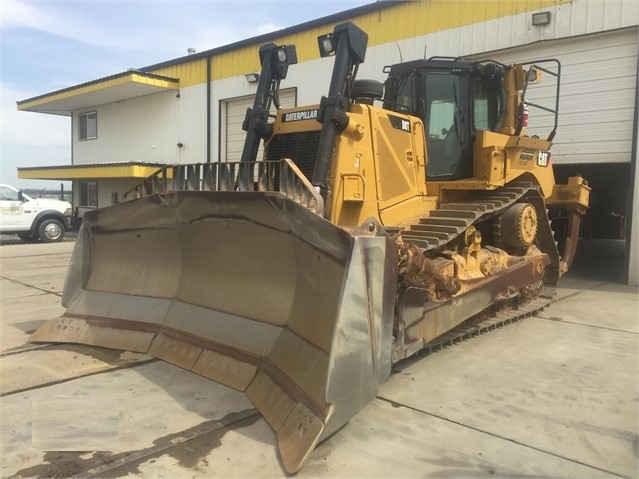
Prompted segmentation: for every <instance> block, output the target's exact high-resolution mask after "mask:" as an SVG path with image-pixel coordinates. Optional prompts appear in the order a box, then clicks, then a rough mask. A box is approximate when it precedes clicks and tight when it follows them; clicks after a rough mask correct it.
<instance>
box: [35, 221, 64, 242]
mask: <svg viewBox="0 0 639 479" xmlns="http://www.w3.org/2000/svg"><path fill="white" fill-rule="evenodd" d="M38 236H39V237H40V239H41V240H42V241H43V242H44V243H57V242H58V241H62V238H64V225H63V224H62V222H60V221H59V220H56V219H54V218H49V219H46V220H44V221H43V222H42V223H40V226H38Z"/></svg>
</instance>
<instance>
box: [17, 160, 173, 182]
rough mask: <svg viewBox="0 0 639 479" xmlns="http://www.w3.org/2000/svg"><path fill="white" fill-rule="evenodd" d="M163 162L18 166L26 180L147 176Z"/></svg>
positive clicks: (159, 167)
mask: <svg viewBox="0 0 639 479" xmlns="http://www.w3.org/2000/svg"><path fill="white" fill-rule="evenodd" d="M163 166H164V165H161V164H149V165H144V164H104V165H69V166H54V167H52V166H42V167H34V168H18V178H20V179H24V180H63V181H65V180H83V179H105V178H147V177H149V176H151V175H152V174H154V173H155V172H157V171H158V170H159V169H161V168H162V167H163Z"/></svg>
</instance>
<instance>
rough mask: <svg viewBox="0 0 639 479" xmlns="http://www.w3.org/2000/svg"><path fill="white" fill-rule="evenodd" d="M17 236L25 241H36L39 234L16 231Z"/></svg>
mask: <svg viewBox="0 0 639 479" xmlns="http://www.w3.org/2000/svg"><path fill="white" fill-rule="evenodd" d="M18 238H20V239H21V240H22V241H24V242H25V243H37V241H38V239H39V236H38V235H37V234H33V233H31V232H29V233H18Z"/></svg>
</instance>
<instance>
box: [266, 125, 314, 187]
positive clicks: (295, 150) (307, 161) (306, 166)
mask: <svg viewBox="0 0 639 479" xmlns="http://www.w3.org/2000/svg"><path fill="white" fill-rule="evenodd" d="M319 137H320V132H319V131H305V132H300V133H287V134H282V135H275V136H274V137H273V138H271V140H270V141H269V143H268V145H267V146H266V159H267V160H271V161H277V160H281V159H282V158H290V159H291V160H293V163H295V165H296V166H297V167H298V168H299V169H300V170H301V172H302V173H303V174H304V176H306V178H307V179H309V180H312V179H313V170H314V169H315V157H316V155H317V147H318V145H319Z"/></svg>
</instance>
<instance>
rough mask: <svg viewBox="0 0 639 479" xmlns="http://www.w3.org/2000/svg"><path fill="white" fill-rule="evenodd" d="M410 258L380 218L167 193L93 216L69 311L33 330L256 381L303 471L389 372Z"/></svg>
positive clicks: (78, 250) (251, 388)
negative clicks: (404, 264) (398, 279)
mask: <svg viewBox="0 0 639 479" xmlns="http://www.w3.org/2000/svg"><path fill="white" fill-rule="evenodd" d="M396 268H397V259H396V247H395V245H394V243H393V242H392V241H391V240H389V239H388V236H387V235H386V234H385V233H384V231H383V229H382V228H381V227H380V226H379V224H377V223H375V222H374V221H371V222H369V223H368V225H367V227H365V228H351V229H350V230H348V231H347V230H345V229H342V228H338V227H335V226H334V225H332V224H331V223H329V222H328V221H326V220H324V219H323V218H321V217H320V216H318V215H317V214H315V213H313V212H311V211H309V210H308V209H307V208H305V207H302V206H300V205H299V204H297V203H296V202H294V201H292V200H290V199H288V198H286V197H284V196H282V195H280V194H277V193H260V192H203V191H176V192H172V193H168V194H156V195H152V196H147V197H145V198H141V199H137V200H133V201H129V202H125V203H122V204H119V205H115V206H112V207H107V208H104V209H99V210H96V211H93V212H91V213H87V214H86V215H85V216H84V220H83V225H82V230H81V232H80V234H79V237H78V240H77V243H76V246H75V251H74V253H73V259H72V263H71V265H70V268H69V272H68V276H67V280H66V286H65V289H64V297H63V305H64V306H65V307H66V308H67V311H66V313H65V314H64V315H63V316H61V317H59V318H57V319H55V320H52V321H51V322H49V323H47V324H45V325H44V326H43V327H42V328H41V329H39V330H38V331H37V332H36V333H35V334H34V335H33V337H32V341H47V342H66V343H69V342H71V343H73V342H76V343H82V344H88V345H96V346H103V347H108V348H116V349H124V350H130V351H136V352H144V353H148V354H150V355H153V356H155V357H158V358H161V359H163V360H166V361H168V362H170V363H173V364H176V365H178V366H180V367H182V368H185V369H188V370H190V371H193V372H195V373H197V374H200V375H202V376H206V377H208V378H210V379H213V380H215V381H218V382H220V383H222V384H225V385H227V386H230V387H232V388H234V389H237V390H240V391H244V392H245V393H246V394H247V396H248V397H249V398H250V400H251V401H252V402H253V403H254V404H255V406H256V407H257V408H258V409H259V410H260V412H261V413H262V414H263V415H264V417H265V418H266V420H267V421H268V423H269V424H270V425H271V426H272V428H273V429H274V430H275V431H276V432H277V437H278V444H279V450H280V454H281V459H282V462H283V465H284V467H285V469H286V470H287V471H288V472H290V473H292V472H295V471H297V470H298V469H299V468H300V466H301V465H302V464H303V462H304V461H305V459H306V457H307V456H308V454H309V453H310V452H311V451H312V449H313V447H314V446H315V444H316V443H317V441H318V440H320V439H322V438H323V437H326V436H327V435H328V434H330V433H331V432H333V431H334V430H335V429H337V428H338V427H340V426H341V425H343V424H344V423H345V422H346V421H347V420H348V419H349V418H350V417H352V416H353V415H354V414H355V412H357V411H358V410H360V409H361V408H362V407H363V406H364V405H365V404H367V403H368V402H369V401H370V400H372V399H373V398H374V397H375V395H376V393H377V390H378V386H379V384H380V383H382V382H383V381H384V380H385V379H386V378H387V376H388V375H389V373H390V367H391V358H390V351H391V343H392V331H391V329H392V317H393V304H394V296H395V274H396ZM385 278H391V281H386V282H385Z"/></svg>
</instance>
